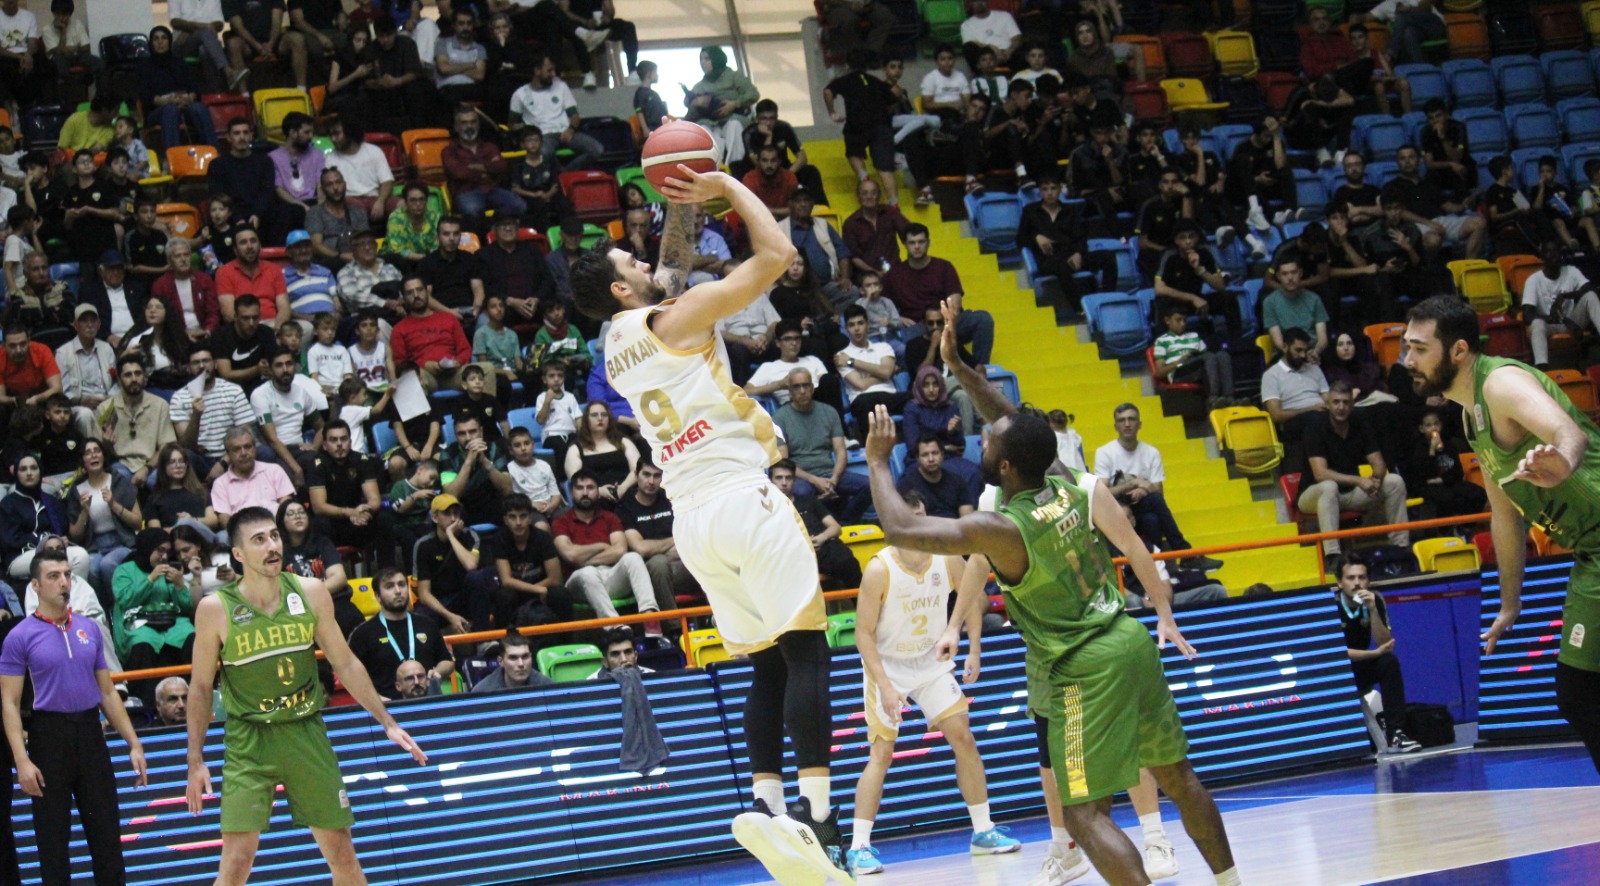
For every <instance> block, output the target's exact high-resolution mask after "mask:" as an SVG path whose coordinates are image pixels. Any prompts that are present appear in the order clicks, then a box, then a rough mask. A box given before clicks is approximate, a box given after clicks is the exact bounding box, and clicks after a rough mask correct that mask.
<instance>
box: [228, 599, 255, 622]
mask: <svg viewBox="0 0 1600 886" xmlns="http://www.w3.org/2000/svg"><path fill="white" fill-rule="evenodd" d="M255 617H256V611H255V610H254V609H251V608H250V607H249V606H246V605H245V604H243V603H240V604H239V605H237V606H235V607H233V615H232V618H233V623H234V624H236V625H247V624H249V623H250V620H251V619H253V618H255Z"/></svg>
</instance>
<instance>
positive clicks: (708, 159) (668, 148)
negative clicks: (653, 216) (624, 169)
mask: <svg viewBox="0 0 1600 886" xmlns="http://www.w3.org/2000/svg"><path fill="white" fill-rule="evenodd" d="M640 160H641V162H640V164H639V165H640V166H641V167H642V168H643V169H644V177H645V178H646V179H648V180H649V182H650V184H652V185H654V186H655V188H656V190H658V191H659V190H661V188H662V187H663V186H664V185H665V184H666V180H667V179H669V178H682V177H683V174H682V173H681V172H680V171H679V170H678V164H680V163H681V164H683V165H685V166H687V167H689V168H690V169H693V170H694V171H695V172H712V171H714V170H716V168H717V146H716V143H715V142H713V141H712V140H711V133H709V132H706V131H705V130H704V129H701V128H700V127H699V126H696V125H695V124H693V123H688V122H685V121H683V120H674V121H672V122H671V123H667V124H664V125H662V126H661V128H659V129H657V130H656V131H655V132H652V133H650V137H649V138H647V139H645V140H644V150H643V151H642V152H640Z"/></svg>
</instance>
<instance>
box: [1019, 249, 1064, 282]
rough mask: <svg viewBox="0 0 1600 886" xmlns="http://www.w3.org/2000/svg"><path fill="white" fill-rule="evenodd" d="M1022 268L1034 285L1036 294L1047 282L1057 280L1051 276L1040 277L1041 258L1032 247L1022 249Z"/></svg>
mask: <svg viewBox="0 0 1600 886" xmlns="http://www.w3.org/2000/svg"><path fill="white" fill-rule="evenodd" d="M1022 267H1023V269H1024V270H1026V271H1027V272H1028V282H1029V283H1030V284H1032V286H1033V291H1034V292H1038V291H1039V289H1040V287H1041V286H1043V285H1044V283H1045V281H1046V280H1051V281H1053V280H1056V279H1057V278H1055V277H1052V276H1049V275H1045V276H1040V274H1039V257H1038V256H1037V255H1035V254H1034V252H1033V247H1032V246H1024V247H1022Z"/></svg>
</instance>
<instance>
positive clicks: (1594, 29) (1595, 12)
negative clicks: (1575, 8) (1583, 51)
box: [1579, 0, 1600, 46]
mask: <svg viewBox="0 0 1600 886" xmlns="http://www.w3.org/2000/svg"><path fill="white" fill-rule="evenodd" d="M1579 12H1580V13H1581V14H1582V15H1583V27H1584V30H1586V31H1588V32H1589V42H1590V43H1593V44H1596V45H1597V46H1600V0H1585V2H1584V4H1583V6H1581V7H1579Z"/></svg>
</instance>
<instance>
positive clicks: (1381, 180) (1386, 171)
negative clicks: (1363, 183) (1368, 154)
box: [1367, 160, 1399, 188]
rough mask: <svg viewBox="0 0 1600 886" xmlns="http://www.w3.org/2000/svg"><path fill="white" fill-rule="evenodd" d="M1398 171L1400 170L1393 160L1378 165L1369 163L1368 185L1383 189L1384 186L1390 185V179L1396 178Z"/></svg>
mask: <svg viewBox="0 0 1600 886" xmlns="http://www.w3.org/2000/svg"><path fill="white" fill-rule="evenodd" d="M1398 171H1399V168H1398V167H1397V166H1395V164H1394V161H1393V160H1380V161H1378V162H1376V163H1368V164H1367V184H1369V185H1372V186H1373V187H1374V188H1382V187H1383V186H1384V185H1386V184H1388V183H1389V179H1391V178H1394V176H1395V173H1396V172H1398Z"/></svg>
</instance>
